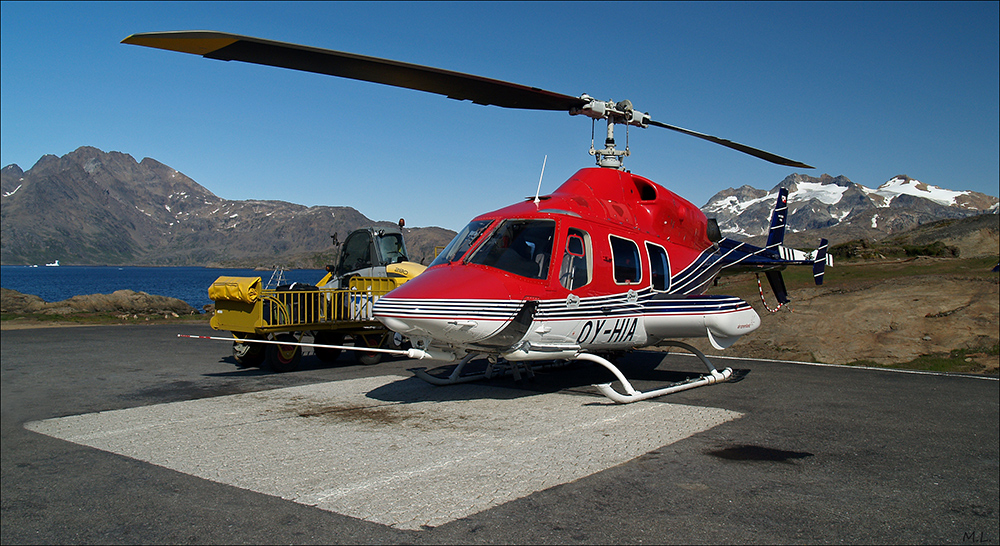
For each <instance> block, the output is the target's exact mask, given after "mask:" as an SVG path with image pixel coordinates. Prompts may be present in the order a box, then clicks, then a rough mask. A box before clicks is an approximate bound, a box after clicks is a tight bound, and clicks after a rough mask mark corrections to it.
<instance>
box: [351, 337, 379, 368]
mask: <svg viewBox="0 0 1000 546" xmlns="http://www.w3.org/2000/svg"><path fill="white" fill-rule="evenodd" d="M381 344H382V336H381V335H360V336H354V346H355V347H371V348H373V349H377V348H378V347H379V346H380V345H381ZM355 357H356V358H357V359H358V362H359V363H360V364H362V365H364V366H374V365H375V364H378V363H379V362H382V353H366V352H364V351H355Z"/></svg>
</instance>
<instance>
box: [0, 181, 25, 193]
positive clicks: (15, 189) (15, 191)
mask: <svg viewBox="0 0 1000 546" xmlns="http://www.w3.org/2000/svg"><path fill="white" fill-rule="evenodd" d="M21 180H24V179H23V178H22V179H21ZM23 185H24V184H18V185H17V187H16V188H14V191H9V192H7V193H5V194H3V196H4V197H10V196H11V195H14V194H15V193H17V190H19V189H21V186H23Z"/></svg>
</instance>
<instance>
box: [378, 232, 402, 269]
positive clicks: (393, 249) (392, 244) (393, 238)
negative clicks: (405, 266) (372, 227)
mask: <svg viewBox="0 0 1000 546" xmlns="http://www.w3.org/2000/svg"><path fill="white" fill-rule="evenodd" d="M378 246H379V251H380V252H381V253H382V259H383V261H384V262H385V263H387V264H397V263H399V262H405V261H406V247H404V246H403V236H402V235H400V234H399V233H384V234H381V235H379V238H378Z"/></svg>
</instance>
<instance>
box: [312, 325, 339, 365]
mask: <svg viewBox="0 0 1000 546" xmlns="http://www.w3.org/2000/svg"><path fill="white" fill-rule="evenodd" d="M313 340H314V341H315V342H316V343H317V344H319V345H343V344H344V336H343V335H342V334H335V333H333V332H316V335H314V336H313ZM340 352H341V350H340V349H331V348H329V347H316V357H317V358H319V359H320V360H322V361H323V362H328V363H329V362H336V361H337V358H339V357H340Z"/></svg>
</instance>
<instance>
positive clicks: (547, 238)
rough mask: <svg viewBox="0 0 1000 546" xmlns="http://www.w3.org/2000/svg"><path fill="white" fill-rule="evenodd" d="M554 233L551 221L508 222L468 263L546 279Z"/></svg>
mask: <svg viewBox="0 0 1000 546" xmlns="http://www.w3.org/2000/svg"><path fill="white" fill-rule="evenodd" d="M555 231H556V223H555V222H554V221H552V220H505V221H504V222H503V223H502V224H500V225H499V226H497V228H496V229H495V230H493V233H491V234H490V237H489V239H487V240H486V241H484V242H483V244H482V245H481V246H480V247H479V249H478V250H476V252H475V253H474V254H473V255H472V257H471V258H469V263H474V264H480V265H485V266H489V267H495V268H497V269H501V270H503V271H506V272H508V273H513V274H515V275H520V276H522V277H528V278H531V279H544V278H546V277H547V276H548V275H547V273H548V270H549V260H550V258H551V257H552V238H553V237H554V235H555Z"/></svg>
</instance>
